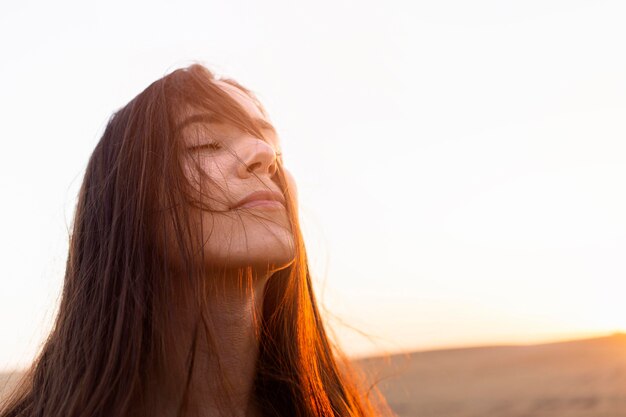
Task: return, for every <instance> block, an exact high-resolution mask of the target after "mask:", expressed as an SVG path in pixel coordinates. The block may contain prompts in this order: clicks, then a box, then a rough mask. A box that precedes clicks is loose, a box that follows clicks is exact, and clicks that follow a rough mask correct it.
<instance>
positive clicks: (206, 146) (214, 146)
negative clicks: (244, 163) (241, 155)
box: [187, 142, 222, 152]
mask: <svg viewBox="0 0 626 417" xmlns="http://www.w3.org/2000/svg"><path fill="white" fill-rule="evenodd" d="M187 149H188V150H189V151H190V152H197V151H205V150H209V151H217V150H219V149H222V145H221V144H220V143H219V142H209V143H202V144H200V145H194V146H190V147H189V148H187Z"/></svg>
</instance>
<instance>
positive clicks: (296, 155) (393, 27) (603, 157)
mask: <svg viewBox="0 0 626 417" xmlns="http://www.w3.org/2000/svg"><path fill="white" fill-rule="evenodd" d="M625 19H626V3H624V2H622V1H618V0H613V1H603V0H594V1H591V0H526V1H498V0H476V1H472V2H467V1H462V0H439V1H408V0H407V1H397V0H396V1H387V2H384V3H383V2H374V1H330V0H320V1H316V2H288V1H264V2H254V1H234V0H231V1H228V2H218V1H197V2H193V1H182V2H177V3H174V2H165V1H155V0H152V1H136V2H121V1H107V2H104V1H97V2H78V1H76V2H69V1H56V2H44V1H22V2H10V3H8V4H4V5H3V7H2V10H1V12H0V38H1V39H2V42H0V90H1V91H2V93H1V94H0V114H1V115H2V116H1V120H2V123H0V138H2V139H1V141H2V142H1V143H2V150H1V151H0V186H1V189H2V194H3V195H2V204H1V205H0V232H1V233H0V260H1V262H0V264H1V265H2V271H1V273H0V282H1V284H0V287H1V290H0V372H12V371H15V370H20V369H23V368H24V367H26V366H27V365H28V363H29V362H30V361H31V360H32V359H33V357H34V355H35V354H36V352H37V350H38V349H39V347H40V346H41V343H42V341H43V340H44V338H45V335H46V334H47V332H48V331H49V329H50V326H51V324H52V320H53V319H54V314H55V312H56V307H57V302H58V297H59V294H60V290H61V285H62V279H63V271H64V263H65V257H66V253H67V235H68V228H69V225H70V224H71V219H72V214H73V209H74V204H75V198H76V194H77V191H78V187H79V186H80V182H81V179H82V174H83V172H84V168H85V167H86V164H87V160H88V158H89V155H90V153H91V151H92V150H93V148H94V146H95V144H96V143H97V141H98V139H99V137H100V135H101V134H102V131H103V129H104V127H105V125H106V122H107V120H108V117H109V116H110V115H111V114H112V113H113V112H114V111H115V110H116V109H117V108H119V107H121V106H123V105H124V104H126V103H127V102H128V101H129V100H130V99H132V98H133V97H134V96H135V95H137V94H138V93H139V92H141V90H143V89H144V88H145V87H147V86H148V84H150V83H151V82H152V81H154V80H156V79H158V78H160V77H162V76H163V75H165V74H166V73H168V72H170V71H172V70H173V69H176V68H179V67H182V66H186V65H189V64H191V63H194V62H200V63H202V64H204V65H206V66H208V67H209V68H210V69H212V70H213V71H215V72H217V73H218V74H219V75H222V76H225V77H231V78H234V79H236V80H238V81H239V82H240V83H242V84H243V85H244V86H247V87H249V88H250V89H252V90H253V91H254V92H255V93H256V94H257V95H258V97H259V98H260V100H261V101H262V102H263V103H264V105H265V107H266V108H267V110H268V111H269V114H270V117H271V119H272V121H273V122H274V124H275V125H276V127H277V129H278V132H279V134H280V137H281V141H282V144H283V152H284V160H285V164H286V166H287V167H288V168H289V169H290V170H291V171H292V172H293V174H294V176H295V177H296V180H297V181H298V185H299V193H300V199H301V203H300V204H301V218H302V225H303V229H304V233H305V238H306V243H307V245H308V251H309V254H310V257H311V263H312V265H311V266H312V269H313V272H314V274H315V283H316V286H317V287H316V291H317V293H318V297H319V298H320V300H321V301H322V304H323V306H324V314H325V318H326V319H327V320H328V324H329V326H330V328H331V329H333V332H334V333H335V335H336V338H337V340H338V341H339V343H340V344H341V346H342V347H343V348H344V350H345V351H346V352H347V353H348V354H349V355H350V356H351V357H353V358H354V359H355V360H359V359H363V358H366V357H368V358H370V359H363V360H362V361H361V363H364V364H366V366H370V367H373V368H372V369H374V368H376V369H379V370H381V372H383V374H384V375H387V376H385V377H384V378H385V379H386V380H387V381H388V382H390V383H392V384H393V383H395V384H396V385H393V386H387V387H386V388H385V389H386V390H387V391H386V392H387V394H388V396H389V398H390V402H391V403H392V404H391V405H392V406H393V407H394V409H395V410H396V411H397V412H398V413H399V414H401V415H423V416H428V415H433V416H457V415H458V416H469V415H481V412H484V411H485V410H488V411H489V413H490V415H517V414H515V413H521V414H519V415H527V416H530V415H533V416H534V415H537V416H539V415H541V416H543V415H557V414H550V413H557V411H558V409H559V407H566V408H567V407H570V409H569V410H570V411H568V412H567V414H558V415H572V416H574V415H579V414H575V411H572V410H574V409H576V410H578V411H580V410H583V411H580V412H581V413H583V414H580V415H585V416H591V415H595V414H592V413H593V412H596V411H597V412H600V411H598V410H604V412H606V410H609V409H610V410H621V411H618V412H614V413H613V414H610V415H612V416H618V415H626V396H625V395H624V394H623V393H624V390H625V389H626V388H625V387H626V359H624V358H622V353H621V352H623V348H624V347H625V346H626V344H625V343H624V340H623V335H621V334H620V333H619V332H621V331H625V330H626V303H625V302H624V290H625V288H626V285H625V284H624V282H625V281H626V256H625V254H626V188H625V183H626V141H625V140H624V139H625V134H626V123H624V116H625V111H626V76H625V74H626V54H624V48H625V42H626V25H624V21H625ZM611 335H612V336H611ZM573 339H587V340H586V341H579V342H569V343H574V344H573V345H572V344H567V343H566V344H562V343H561V344H556V345H555V344H550V345H544V344H543V343H547V342H555V341H562V340H573ZM590 341H591V342H590ZM576 343H579V344H576ZM581 343H582V344H581ZM537 344H541V345H540V346H534V347H532V346H528V345H537ZM494 345H522V346H523V347H520V349H522V350H521V351H520V350H515V352H518V353H516V354H517V355H519V354H520V353H519V352H530V353H528V355H531V357H532V358H531V359H532V360H531V359H529V357H528V356H524V355H526V354H524V355H522V356H515V355H513V356H506V355H508V354H509V353H506V355H505V353H502V352H504V351H500V350H498V349H496V351H497V352H499V353H497V354H496V353H494V352H496V351H494V350H489V349H488V348H481V349H483V350H480V349H478V350H476V349H460V348H467V347H476V346H494ZM546 346H548V348H547V347H546ZM574 346H577V347H576V348H575V347H574ZM581 346H582V347H581ZM590 346H591V347H590ZM594 346H596V347H597V346H600V347H601V348H597V349H596V348H594ZM450 348H454V349H453V350H441V349H450ZM484 349H487V350H484ZM493 349H495V348H493ZM516 349H517V348H516ZM523 349H526V350H523ZM528 349H530V350H528ZM532 349H535V350H532ZM537 349H540V351H538V350H537ZM541 349H543V350H541ZM545 349H548V350H549V352H552V353H546V351H545ZM550 349H552V350H550ZM559 349H560V350H559ZM576 349H579V350H576ZM580 349H582V350H580ZM594 349H595V350H594ZM598 349H600V350H598ZM603 349H604V350H603ZM417 351H420V352H421V351H436V352H438V353H437V355H439V356H436V355H435V356H436V358H438V359H436V358H435V357H434V356H428V355H434V353H433V352H431V353H420V354H416V355H417V356H415V355H413V356H412V354H409V353H410V352H417ZM459 352H461V353H462V352H465V353H463V355H465V356H463V355H461V353H459ZM506 352H509V351H508V350H507V351H506ZM538 352H542V353H538ZM566 352H569V354H570V355H569V356H568V354H565V353H566ZM571 352H582V353H580V355H582V356H576V355H575V354H573V353H571ZM585 352H586V353H585ZM590 352H591V353H590ZM607 352H612V353H610V355H609V354H608V353H607ZM389 355H391V356H389ZM424 355H426V356H424ZM441 355H443V356H441ZM446 355H448V356H446ZM459 355H461V356H459ZM471 355H479V356H471ZM494 355H495V356H494ZM498 355H505V356H498ZM550 355H552V356H550ZM572 355H574V356H572ZM585 355H586V356H585ZM593 355H596V356H597V357H598V358H600V357H602V358H608V359H607V362H606V363H605V362H602V363H603V364H605V365H602V366H605V367H604V368H602V366H601V365H600V364H599V363H595V362H593V361H592V360H591V359H590V358H592V357H594V358H595V357H596V356H593ZM607 355H608V356H607ZM376 356H378V357H383V359H381V361H382V362H380V361H379V362H376V361H374V360H373V359H371V358H372V357H376ZM478 357H480V358H482V359H480V360H479V359H478ZM390 358H391V359H392V360H391V362H393V363H391V362H390V361H389V359H390ZM416 358H418V359H420V360H415V359H416ZM424 358H426V359H427V360H421V359H424ZM453 358H456V359H453ZM494 358H501V359H500V360H499V362H498V361H496V362H494ZM568 358H569V359H568ZM553 359H554V360H553ZM557 359H558V360H557ZM623 359H624V360H623ZM455 360H457V362H455ZM481 360H482V361H486V362H480V361H481ZM603 360H604V359H603ZM394 361H395V362H394ZM406 361H411V362H410V363H412V364H413V365H415V364H421V365H424V366H426V365H425V364H429V365H428V366H429V367H428V366H427V367H426V368H428V369H426V368H421V367H420V366H421V365H420V366H417V365H416V366H417V368H411V367H410V366H408V365H406V364H407V362H406ZM458 361H460V362H458ZM463 361H465V362H463ZM542 361H543V362H542ZM620 361H621V362H620ZM557 362H558V363H560V364H561V365H562V366H561V367H557V368H555V366H556V365H555V363H557ZM374 363H376V366H374V365H373V364H374ZM583 363H585V364H587V365H588V366H589V367H588V368H584V369H582V368H580V369H579V368H576V366H579V365H581V364H583ZM463 364H465V365H463ZM480 364H484V366H483V365H480ZM520 364H521V365H520ZM546 364H548V365H546ZM575 364H577V365H576V366H575ZM466 365H467V366H466ZM522 365H523V366H525V367H528V366H535V368H533V369H543V370H545V366H549V367H550V366H551V368H550V369H551V370H552V371H553V372H556V374H555V375H557V374H558V375H557V376H554V378H555V379H553V380H551V379H549V378H548V377H546V375H547V374H546V373H545V372H543V371H537V372H536V373H533V374H525V375H526V376H525V377H524V378H525V379H515V378H516V377H514V376H511V375H512V374H510V372H513V371H512V370H514V369H517V368H515V367H516V366H522ZM587 365H586V366H587ZM537 367H538V368H537ZM541 367H544V368H541ZM600 368H601V369H602V370H603V371H602V372H604V371H605V370H606V374H604V373H603V374H601V375H600V376H598V375H596V374H593V375H592V373H593V372H596V371H597V370H598V369H600ZM392 369H397V371H395V370H393V371H392ZM407 369H408V370H410V372H415V373H414V374H411V376H410V377H409V376H407V374H406V372H409V371H407ZM490 369H491V370H492V371H493V372H491V373H489V370H490ZM524 369H529V368H524ZM505 371H507V372H509V373H508V374H507V375H504V374H501V373H502V372H505ZM385 372H386V373H385ZM401 372H405V373H404V374H403V375H404V376H403V377H401V378H399V377H398V375H400V373H401ZM515 372H517V371H515ZM559 372H560V373H559ZM383 374H376V375H378V376H381V375H383ZM486 374H489V375H491V377H492V379H491V380H490V381H492V385H488V384H487V385H484V384H483V385H480V384H478V385H476V384H474V383H473V382H472V381H474V382H475V381H476V380H477V378H478V379H480V380H481V381H483V382H484V381H485V380H484V377H485V375H486ZM389 375H392V376H389ZM393 375H395V376H396V378H395V379H394V377H393ZM516 375H519V374H516ZM550 375H552V374H550ZM581 375H582V376H581ZM594 375H595V376H594ZM607 375H608V376H607ZM585 377H586V378H587V379H585ZM402 378H404V379H402ZM411 378H413V379H411ZM429 378H430V379H429ZM442 378H443V379H442ZM446 378H448V379H446ZM506 378H509V379H511V378H513V379H511V381H513V382H510V383H503V381H508V380H507V379H506ZM533 378H534V379H533ZM589 378H591V379H589ZM611 378H614V379H611ZM615 378H617V379H615ZM590 380H591V381H595V382H594V383H597V384H599V385H597V387H599V388H598V389H599V390H600V392H601V394H598V395H599V397H598V398H600V397H602V395H604V397H602V398H604V399H602V398H600V399H598V398H596V399H595V400H594V399H593V398H592V399H590V398H591V397H593V395H592V394H590V392H592V391H593V389H592V387H591V385H589V384H590V383H589V382H588V381H590ZM393 381H396V382H393ZM397 381H401V382H397ZM407 381H408V382H407ZM550 381H553V382H554V384H552V385H555V384H556V385H558V384H557V382H558V381H560V382H558V383H560V384H561V385H560V386H564V387H565V386H567V387H570V388H571V387H572V386H573V385H572V384H575V381H578V382H577V383H579V384H582V385H580V387H581V392H582V393H584V394H580V395H578V394H574V391H575V390H573V389H569V390H566V391H567V392H568V393H569V394H568V395H570V397H571V398H570V397H568V398H569V399H567V398H565V399H563V398H560V397H559V398H557V399H556V400H555V398H556V397H554V398H552V397H549V396H548V397H546V395H547V394H546V391H545V390H543V389H542V390H540V391H541V392H539V391H538V392H537V393H536V394H532V395H531V394H529V397H528V399H527V400H528V401H529V402H528V404H527V405H528V407H531V408H532V407H535V408H532V410H531V411H532V413H535V414H532V413H531V411H528V410H527V409H526V408H523V406H519V405H511V403H510V402H511V401H512V400H511V398H512V397H511V396H510V395H508V394H506V392H509V391H506V392H504V391H503V394H502V395H501V401H500V403H497V404H495V403H493V401H496V400H495V399H494V398H496V397H497V396H494V395H492V394H490V395H487V394H485V393H487V392H493V389H494V388H495V387H498V388H499V389H505V388H506V389H509V390H510V392H513V391H515V392H517V393H520V392H522V391H521V390H520V389H519V387H525V388H529V387H530V388H532V387H536V388H537V387H544V386H547V384H548V383H549V382H550ZM598 381H600V382H598ZM537 382H542V384H538V383H537ZM398 384H399V385H398ZM420 384H422V385H420ZM424 384H425V385H424ZM455 384H456V385H455ZM472 384H473V385H472ZM602 384H604V385H602ZM607 384H608V385H610V387H611V389H613V390H615V392H613V391H610V392H609V391H606V389H607V388H606V387H607V386H608V385H607ZM426 386H428V387H430V388H428V389H432V390H436V389H441V391H437V392H439V394H440V395H439V394H436V393H435V392H434V391H432V392H431V391H428V389H426V388H425V387H426ZM468 386H474V388H475V390H478V391H475V392H474V391H472V392H468V391H467V387H468ZM593 386H594V387H595V386H596V385H593ZM433 387H434V388H433ZM437 387H439V388H437ZM454 387H457V388H458V390H457V391H458V392H461V391H463V392H464V394H463V395H461V394H459V395H461V397H459V398H456V397H454V394H453V391H454ZM620 387H621V388H623V389H621V391H620ZM480 389H482V390H483V391H479V390H480ZM602 390H604V391H602ZM392 391H393V393H392ZM457 391H454V392H457ZM416 393H422V395H421V396H420V395H417V394H416ZM437 395H439V397H438V396H437ZM533 395H534V397H533ZM542 395H543V397H541V396H542ZM555 395H556V394H555ZM594 395H595V394H594ZM537 396H539V397H537ZM531 397H532V398H531ZM535 397H537V398H538V399H537V398H535ZM609 397H610V398H612V400H609V399H607V398H609ZM498 398H500V397H498ZM594 398H595V397H594ZM486 399H488V400H489V401H491V403H489V404H488V405H484V401H487V400H486ZM479 400H480V401H483V400H484V401H483V402H480V401H479ZM420 401H421V402H420ZM437 401H439V402H437ZM507 401H508V402H507ZM524 401H526V400H524ZM537 401H539V402H538V403H537ZM559 401H561V402H559ZM470 402H471V404H474V405H475V408H472V407H474V405H472V406H471V407H470V406H469V405H468V404H470ZM479 403H480V404H483V405H480V404H479ZM476 404H479V405H476ZM507 404H508V405H507ZM537 404H539V405H537ZM481 406H482V407H483V408H480V407H481ZM487 406H488V407H492V408H488V409H487V408H484V407H487ZM498 407H500V408H498ZM506 407H509V408H506ZM515 407H518V408H515ZM520 407H521V408H520ZM572 407H573V408H572ZM576 407H578V408H576ZM585 407H586V408H585ZM603 407H604V408H603ZM607 407H609V408H607ZM610 407H614V408H610ZM416 410H417V411H416ZM470 410H473V411H471V412H470ZM507 410H508V411H507ZM515 410H517V411H515ZM533 410H534V411H533ZM555 410H557V411H555ZM429 413H430V414H429ZM455 413H456V414H455ZM471 413H475V414H471ZM524 413H525V414H524ZM542 413H543V414H542ZM619 413H623V414H619ZM598 415H600V414H598ZM603 415H604V414H603Z"/></svg>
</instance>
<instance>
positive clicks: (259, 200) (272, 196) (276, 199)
mask: <svg viewBox="0 0 626 417" xmlns="http://www.w3.org/2000/svg"><path fill="white" fill-rule="evenodd" d="M251 207H259V208H261V207H262V208H285V197H283V195H282V194H281V193H279V192H277V191H267V190H263V191H255V192H252V193H250V194H248V195H247V196H245V197H244V198H242V199H241V200H239V201H238V202H237V203H236V204H235V205H234V206H232V207H231V210H236V209H241V208H251Z"/></svg>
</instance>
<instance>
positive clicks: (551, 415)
mask: <svg viewBox="0 0 626 417" xmlns="http://www.w3.org/2000/svg"><path fill="white" fill-rule="evenodd" d="M356 364H357V365H359V366H360V367H361V368H362V369H363V370H364V371H365V373H366V374H367V375H368V376H369V378H370V380H371V381H372V383H373V382H375V381H378V382H377V384H376V385H377V386H378V387H379V388H380V390H381V391H382V393H383V394H384V395H385V397H386V398H387V401H388V402H389V405H390V406H391V408H392V409H393V410H394V411H395V412H396V413H397V414H398V416H400V417H409V416H410V417H413V416H415V417H622V416H624V417H626V335H625V334H614V335H611V336H607V337H600V338H594V339H584V340H575V341H568V342H558V343H548V344H540V345H531V346H487V347H475V348H461V349H445V350H433V351H426V352H413V353H408V354H401V355H392V356H389V357H374V358H366V359H360V360H358V361H356ZM16 376H19V374H13V375H12V378H9V376H8V375H6V374H5V375H3V374H0V397H1V392H2V388H3V387H6V388H7V389H8V388H9V387H11V386H12V385H13V383H14V382H15V379H16Z"/></svg>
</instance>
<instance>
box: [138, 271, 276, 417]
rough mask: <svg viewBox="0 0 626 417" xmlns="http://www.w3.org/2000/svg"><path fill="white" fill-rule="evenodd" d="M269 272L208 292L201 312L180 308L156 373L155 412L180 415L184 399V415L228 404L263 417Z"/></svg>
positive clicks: (233, 410) (214, 411) (210, 412)
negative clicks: (259, 393) (262, 332)
mask: <svg viewBox="0 0 626 417" xmlns="http://www.w3.org/2000/svg"><path fill="white" fill-rule="evenodd" d="M268 277H269V274H267V275H264V276H260V277H259V276H251V277H250V278H251V279H249V280H244V282H245V283H246V284H247V285H244V287H247V288H241V287H239V286H238V285H224V286H223V288H220V291H207V293H208V294H207V295H206V297H205V300H204V301H205V302H204V303H203V304H202V305H203V306H204V307H203V308H202V313H201V314H199V312H198V309H197V308H196V309H194V308H190V307H189V306H188V305H185V304H183V305H182V306H179V307H178V308H177V309H176V315H175V318H173V319H172V321H173V325H172V326H171V332H170V334H169V336H168V337H167V342H166V347H165V349H166V352H165V353H166V358H167V361H165V362H166V363H164V364H163V365H162V366H160V368H161V369H160V370H159V371H157V372H156V375H157V376H156V377H155V378H150V379H151V380H152V381H153V383H152V382H151V383H150V384H151V385H150V387H149V388H148V390H149V392H150V394H148V395H147V397H146V398H149V406H150V407H152V406H154V410H156V413H155V414H153V415H158V416H163V417H164V416H170V415H178V410H179V408H180V406H181V404H182V402H183V400H184V402H185V403H186V406H183V408H182V411H183V415H185V416H189V417H211V416H218V415H221V414H220V413H219V411H220V410H224V409H226V410H229V413H228V414H227V415H229V416H233V417H258V416H260V413H259V411H258V409H257V407H256V404H255V401H254V398H253V390H254V377H255V374H256V364H257V358H258V348H259V338H258V333H259V321H260V318H261V315H262V309H263V291H264V288H265V285H266V283H267V280H268ZM226 278H227V281H224V282H228V283H238V284H241V281H239V280H238V279H237V277H226ZM206 328H208V329H209V331H210V332H211V334H210V336H209V334H207V331H206V330H205V329H206ZM194 335H195V337H194ZM211 336H212V337H211ZM194 338H195V343H194ZM213 341H214V342H213ZM194 345H195V346H194ZM191 352H193V353H194V354H193V359H192V358H191V356H190V353H191ZM189 370H191V373H189ZM188 378H189V379H188ZM187 381H188V388H187V390H186V394H185V397H184V398H183V392H184V387H185V385H186V384H187ZM223 390H225V391H223ZM150 403H151V404H150Z"/></svg>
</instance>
